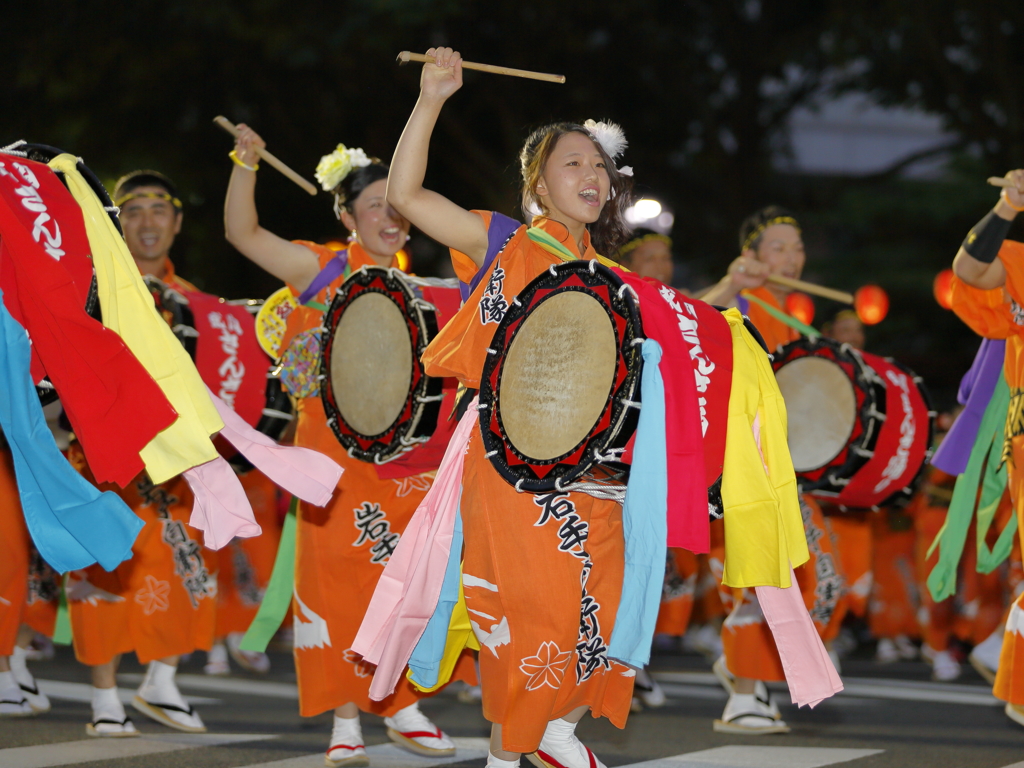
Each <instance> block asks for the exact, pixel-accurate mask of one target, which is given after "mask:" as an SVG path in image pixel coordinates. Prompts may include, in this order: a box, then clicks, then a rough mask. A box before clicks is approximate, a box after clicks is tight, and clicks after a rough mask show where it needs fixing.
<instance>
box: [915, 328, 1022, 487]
mask: <svg viewBox="0 0 1024 768" xmlns="http://www.w3.org/2000/svg"><path fill="white" fill-rule="evenodd" d="M1005 359H1006V342H1005V341H1004V340H1003V339H982V340H981V346H980V347H978V354H976V355H975V356H974V362H973V363H971V367H970V368H969V369H968V370H967V373H965V374H964V377H963V379H961V380H960V391H959V392H958V393H957V398H956V399H957V400H959V401H960V403H961V404H962V405H963V406H964V410H963V411H962V412H961V414H960V415H959V416H957V419H956V421H955V422H953V427H952V428H951V429H950V430H949V433H948V434H947V435H946V437H945V439H944V440H943V441H942V445H940V446H939V449H938V450H937V451H936V452H935V455H934V456H933V457H932V465H933V466H935V467H938V468H939V469H941V470H942V471H943V472H945V473H946V474H949V475H961V474H963V472H964V470H966V469H967V459H968V457H969V456H970V454H971V448H972V447H973V446H974V441H975V440H977V439H978V429H979V428H980V427H981V417H982V416H983V415H984V413H985V406H987V405H988V402H989V400H991V399H992V393H993V392H994V391H995V388H996V382H997V381H998V380H999V372H1000V371H1002V370H1003V362H1004V360H1005Z"/></svg>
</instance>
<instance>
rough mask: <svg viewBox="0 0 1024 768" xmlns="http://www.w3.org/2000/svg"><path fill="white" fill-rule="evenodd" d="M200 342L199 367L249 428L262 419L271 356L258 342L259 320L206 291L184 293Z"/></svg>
mask: <svg viewBox="0 0 1024 768" xmlns="http://www.w3.org/2000/svg"><path fill="white" fill-rule="evenodd" d="M183 293H184V294H185V298H187V299H188V303H189V306H190V307H191V309H192V318H193V322H194V323H195V327H196V330H197V331H199V339H198V340H197V342H196V368H197V369H198V370H199V375H200V376H201V377H202V379H203V381H204V382H205V383H206V386H208V387H209V388H210V389H211V390H213V393H214V394H215V395H217V397H219V398H220V399H221V400H223V401H224V402H225V403H227V404H228V405H230V406H231V407H232V408H233V409H234V411H235V413H237V414H238V415H239V416H241V417H242V418H243V419H244V420H245V422H246V423H247V424H248V425H249V426H250V427H255V426H256V423H257V422H258V421H259V420H260V417H261V416H262V415H263V405H264V402H265V399H266V394H265V393H266V387H267V368H268V367H269V366H270V358H269V357H268V356H267V353H266V352H264V351H263V348H262V347H261V346H260V345H259V342H258V341H256V321H255V319H254V318H253V316H252V315H251V314H250V313H249V310H247V309H246V308H245V307H243V306H239V305H237V304H229V303H228V302H226V301H225V300H224V299H221V298H218V297H217V296H213V295H211V294H209V293H203V292H202V291H187V290H186V291H183Z"/></svg>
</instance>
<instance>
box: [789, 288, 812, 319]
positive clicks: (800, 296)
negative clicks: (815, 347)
mask: <svg viewBox="0 0 1024 768" xmlns="http://www.w3.org/2000/svg"><path fill="white" fill-rule="evenodd" d="M786 311H787V312H788V313H789V314H791V315H792V316H793V317H795V318H796V319H797V320H799V321H800V322H801V323H803V324H804V325H810V324H811V323H813V322H814V299H812V298H811V297H810V296H808V295H807V294H806V293H801V292H800V291H793V292H792V293H791V294H789V295H788V296H787V297H786Z"/></svg>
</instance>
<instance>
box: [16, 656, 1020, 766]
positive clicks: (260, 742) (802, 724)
mask: <svg viewBox="0 0 1024 768" xmlns="http://www.w3.org/2000/svg"><path fill="white" fill-rule="evenodd" d="M203 656H204V654H196V656H195V657H193V658H192V659H190V660H189V661H187V662H186V663H185V664H183V666H182V669H181V673H180V675H179V684H180V686H181V688H182V691H183V692H184V693H185V695H186V696H187V697H189V698H190V700H192V702H193V704H194V705H195V706H196V709H197V710H198V711H199V712H200V713H201V715H202V717H203V719H204V720H205V722H206V724H207V726H208V728H209V733H208V734H205V735H201V736H192V735H186V734H178V733H176V732H173V731H170V730H168V729H166V728H164V727H162V726H160V725H157V724H155V723H151V722H149V721H146V720H145V719H144V718H143V717H142V716H141V715H138V716H133V719H134V720H135V722H136V725H137V726H138V728H139V730H140V731H142V733H143V736H142V738H137V739H123V740H113V739H88V738H87V737H86V735H85V723H86V722H87V720H88V718H89V704H88V699H89V689H88V674H87V671H86V670H85V669H84V668H83V667H80V666H79V665H78V664H76V663H75V661H74V658H73V657H72V655H71V652H70V649H67V648H60V649H58V653H57V656H56V658H54V659H53V660H51V661H42V662H35V663H34V664H33V666H32V669H33V671H34V673H35V674H36V676H37V678H39V679H40V680H42V681H46V682H43V683H42V685H43V688H44V690H47V691H48V692H49V693H50V694H51V697H52V700H53V709H52V711H51V712H49V713H47V714H45V715H42V716H39V717H35V718H27V719H18V720H2V721H0V768H48V767H49V766H58V765H61V766H79V765H81V766H89V768H96V767H97V766H110V767H111V768H143V767H145V768H170V767H171V766H174V767H175V768H178V767H181V766H189V767H190V768H191V767H192V766H194V767H195V768H236V767H241V766H245V767H246V768H248V767H249V766H259V767H260V768H319V766H322V765H323V757H322V755H323V751H324V749H325V748H326V746H327V739H328V737H329V734H330V730H331V717H330V714H329V713H328V714H324V715H321V716H319V717H314V718H301V717H299V715H298V711H297V701H296V692H295V675H294V669H293V667H292V664H291V659H290V657H289V656H287V655H284V654H274V655H272V659H273V669H272V670H271V673H270V674H269V675H267V676H263V677H258V676H255V675H248V674H245V673H236V674H234V675H232V676H231V677H228V678H210V677H206V676H204V675H202V663H203V660H204V659H203V658H202V657H203ZM653 668H654V670H655V671H656V673H657V674H656V677H658V678H659V680H660V681H661V683H662V685H663V686H664V688H665V690H666V693H667V695H668V702H667V703H666V705H665V706H664V707H661V708H659V709H654V710H648V711H645V712H642V713H640V714H635V715H633V716H631V717H630V721H629V724H628V726H627V727H626V729H625V730H622V731H620V730H617V729H616V728H614V727H613V726H611V725H610V724H608V722H607V721H604V720H600V721H598V720H592V719H590V718H587V719H585V720H584V722H583V723H581V725H580V727H579V731H578V733H579V734H580V736H581V737H582V738H583V740H584V741H585V742H586V743H587V744H588V745H589V746H590V747H591V748H592V749H593V750H594V751H595V753H596V754H597V755H598V756H599V757H600V758H601V759H602V760H603V761H604V762H605V763H606V764H607V765H608V766H609V768H616V767H617V766H626V765H629V766H632V765H636V764H641V763H642V764H645V765H644V768H711V766H717V768H727V767H729V766H732V767H733V768H746V767H748V766H759V767H761V768H816V767H817V766H828V765H838V764H842V765H848V766H850V768H890V767H892V768H896V767H897V766H898V767H899V768H912V767H915V766H927V767H928V768H945V767H947V766H948V767H949V768H1007V767H1009V766H1013V767H1014V768H1024V728H1022V727H1020V726H1017V725H1015V724H1013V723H1011V722H1010V721H1009V720H1008V719H1007V718H1006V716H1005V715H1004V714H1003V711H1002V706H1001V704H1000V703H999V702H997V701H996V700H995V699H994V698H992V697H991V694H990V692H989V689H988V687H987V686H985V685H984V684H983V682H982V680H981V678H979V677H978V676H977V675H976V674H975V673H974V672H973V671H972V670H970V669H969V668H966V667H965V671H964V675H963V677H962V678H961V680H959V681H957V682H956V683H953V684H938V683H932V682H930V681H929V679H928V672H929V669H928V667H926V666H925V665H924V664H921V663H909V662H908V663H898V664H890V665H878V664H875V663H874V662H872V661H869V660H847V661H846V663H845V664H844V670H843V680H844V683H845V684H846V686H847V690H846V691H845V692H844V693H842V694H840V695H838V696H836V697H834V698H833V699H831V700H829V701H827V702H825V703H823V704H821V705H820V706H819V707H818V708H817V709H815V710H808V709H806V708H804V709H803V710H797V709H796V708H795V707H793V706H792V705H789V704H788V703H787V702H788V698H787V697H786V694H785V688H784V687H782V688H779V689H778V692H779V695H780V697H781V699H782V702H783V705H782V713H783V717H784V718H785V719H786V721H787V722H788V723H789V724H790V726H791V727H792V733H789V734H783V735H772V736H760V737H742V736H731V735H722V734H716V733H714V732H713V731H712V729H711V722H712V720H713V719H714V718H715V717H717V716H719V715H720V714H721V711H722V707H723V706H724V704H725V694H724V692H723V691H722V690H721V689H720V688H719V687H718V685H717V684H716V683H715V681H714V678H713V676H712V675H711V674H710V667H709V665H708V664H707V662H706V661H704V660H703V659H702V658H699V657H696V656H680V655H659V656H656V657H655V659H654V664H653ZM141 672H142V669H141V667H139V666H138V665H137V664H136V663H135V662H134V659H125V661H124V662H123V664H122V676H121V679H120V686H121V687H122V689H123V693H124V694H125V695H127V696H128V697H130V696H131V694H132V692H133V691H134V689H135V687H137V685H138V683H139V681H140V679H141ZM422 707H423V710H424V711H425V712H426V713H427V714H428V715H429V716H430V717H431V718H432V719H433V720H434V721H435V722H436V723H437V724H438V725H440V726H441V727H442V728H443V729H444V730H445V731H447V732H448V733H449V734H451V735H452V736H453V737H457V743H458V745H459V747H460V753H459V756H458V757H457V758H455V759H454V760H448V761H437V760H434V761H431V760H428V759H424V758H419V757H416V756H413V755H410V754H407V753H403V752H401V751H400V750H398V749H397V748H395V747H392V746H390V745H388V740H387V736H386V735H385V731H384V727H383V723H382V721H381V720H380V719H379V718H376V717H371V716H365V715H364V717H363V733H364V736H365V739H366V743H367V744H368V745H374V746H372V747H371V749H370V752H371V760H372V765H373V766H374V768H428V767H429V766H432V765H453V766H456V767H458V768H461V767H462V766H467V767H468V766H474V767H475V768H479V767H480V766H482V765H483V764H484V762H485V757H486V735H487V733H488V725H487V723H486V722H485V721H484V719H483V717H482V716H481V714H480V710H479V707H478V706H475V705H468V704H462V703H460V702H459V701H458V700H457V698H456V697H455V696H454V695H453V694H452V693H442V694H441V695H439V696H437V697H435V698H434V699H431V700H428V701H427V702H425V703H424V704H423V705H422ZM129 712H132V710H130V709H129ZM267 764H269V765H267ZM524 768H526V762H525V760H524Z"/></svg>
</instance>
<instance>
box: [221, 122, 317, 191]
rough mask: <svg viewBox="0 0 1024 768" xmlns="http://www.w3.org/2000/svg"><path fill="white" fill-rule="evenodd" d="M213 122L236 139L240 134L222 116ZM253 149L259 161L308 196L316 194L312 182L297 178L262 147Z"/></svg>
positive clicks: (296, 175) (295, 174)
mask: <svg viewBox="0 0 1024 768" xmlns="http://www.w3.org/2000/svg"><path fill="white" fill-rule="evenodd" d="M213 122H215V123H216V124H217V125H219V126H220V127H221V128H223V129H224V130H225V131H227V132H228V133H230V134H231V135H232V136H234V137H235V138H236V139H237V138H238V134H239V133H240V131H239V130H238V128H237V127H236V126H235V124H234V123H232V122H231V121H230V120H228V119H227V118H226V117H224V116H223V115H217V116H216V117H215V118H213ZM254 149H255V150H256V154H257V155H259V156H260V160H266V161H267V162H268V163H269V164H270V165H272V166H274V167H275V168H276V169H277V170H279V171H280V172H281V173H283V174H284V175H285V176H287V177H288V178H289V179H291V180H292V181H294V182H295V183H296V184H298V185H299V186H300V187H302V188H303V189H304V190H306V191H307V192H308V193H309V194H311V195H315V194H316V185H314V184H313V182H311V181H307V180H306V179H304V178H302V177H301V176H299V174H297V173H296V172H295V171H293V170H292V169H291V168H289V167H288V166H287V165H285V164H284V163H282V162H281V161H280V160H278V159H277V158H276V157H275V156H274V155H272V154H271V153H270V151H269V150H267V149H264V148H263V147H254Z"/></svg>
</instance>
